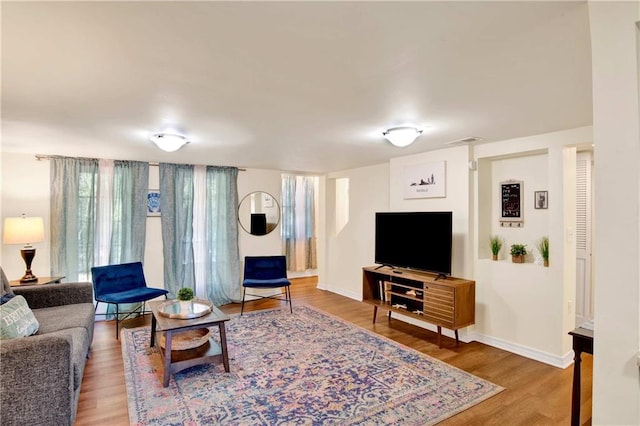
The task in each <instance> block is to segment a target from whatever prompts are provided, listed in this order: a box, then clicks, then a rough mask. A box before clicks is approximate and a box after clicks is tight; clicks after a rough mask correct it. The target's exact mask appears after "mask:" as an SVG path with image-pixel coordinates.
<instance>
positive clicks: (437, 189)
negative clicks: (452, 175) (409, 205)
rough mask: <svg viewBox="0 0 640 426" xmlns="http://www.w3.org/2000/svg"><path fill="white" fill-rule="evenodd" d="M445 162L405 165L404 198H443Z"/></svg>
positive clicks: (444, 195) (444, 194)
mask: <svg viewBox="0 0 640 426" xmlns="http://www.w3.org/2000/svg"><path fill="white" fill-rule="evenodd" d="M445 176H446V162H445V161H435V162H433V163H425V164H417V165H413V166H408V167H405V170H404V180H405V181H404V198H405V199H411V198H444V197H446V191H445V187H446V186H445Z"/></svg>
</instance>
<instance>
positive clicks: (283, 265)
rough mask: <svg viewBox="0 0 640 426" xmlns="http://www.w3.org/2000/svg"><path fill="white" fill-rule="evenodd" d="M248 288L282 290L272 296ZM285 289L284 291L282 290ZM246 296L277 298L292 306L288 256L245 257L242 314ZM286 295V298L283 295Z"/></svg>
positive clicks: (291, 309) (290, 307) (290, 308)
mask: <svg viewBox="0 0 640 426" xmlns="http://www.w3.org/2000/svg"><path fill="white" fill-rule="evenodd" d="M247 288H250V289H251V288H261V289H268V288H271V289H276V288H279V289H281V292H280V293H278V294H275V295H271V296H263V295H259V294H251V293H247ZM282 289H284V291H282ZM245 296H253V297H256V298H257V299H255V300H259V299H277V300H284V301H286V302H288V303H289V310H290V311H291V313H293V307H292V306H291V281H289V279H288V278H287V258H286V256H246V257H245V258H244V279H243V280H242V307H241V308H240V315H242V313H243V312H244V302H245ZM282 296H284V298H283V297H282Z"/></svg>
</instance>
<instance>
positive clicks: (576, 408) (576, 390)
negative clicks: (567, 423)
mask: <svg viewBox="0 0 640 426" xmlns="http://www.w3.org/2000/svg"><path fill="white" fill-rule="evenodd" d="M573 351H574V353H575V356H574V357H573V388H572V389H571V426H580V374H581V373H580V371H581V366H580V364H581V363H582V359H581V358H582V351H580V350H579V349H576V348H575V347H574V349H573Z"/></svg>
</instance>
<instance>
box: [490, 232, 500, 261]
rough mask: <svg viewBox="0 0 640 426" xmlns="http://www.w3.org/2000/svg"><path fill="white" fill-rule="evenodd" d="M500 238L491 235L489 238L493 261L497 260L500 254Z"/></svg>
mask: <svg viewBox="0 0 640 426" xmlns="http://www.w3.org/2000/svg"><path fill="white" fill-rule="evenodd" d="M502 244H503V241H502V238H500V237H499V236H497V235H491V236H490V237H489V245H490V246H491V258H492V259H493V260H498V254H499V253H500V250H501V249H502Z"/></svg>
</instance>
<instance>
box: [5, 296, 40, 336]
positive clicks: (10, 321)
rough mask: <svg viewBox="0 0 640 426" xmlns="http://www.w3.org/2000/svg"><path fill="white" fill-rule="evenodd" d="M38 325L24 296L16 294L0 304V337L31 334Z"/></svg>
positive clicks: (36, 329) (35, 330)
mask: <svg viewBox="0 0 640 426" xmlns="http://www.w3.org/2000/svg"><path fill="white" fill-rule="evenodd" d="M39 327H40V324H39V323H38V320H37V319H36V317H35V316H34V314H33V312H32V311H31V309H29V305H28V304H27V301H26V300H25V298H24V297H22V296H16V297H14V298H12V299H11V300H9V301H8V302H7V303H5V304H3V305H0V339H3V340H4V339H15V338H17V337H27V336H31V335H32V334H35V333H36V332H37V331H38V328H39Z"/></svg>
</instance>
